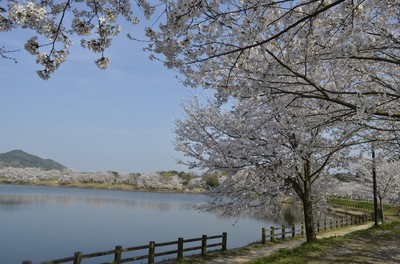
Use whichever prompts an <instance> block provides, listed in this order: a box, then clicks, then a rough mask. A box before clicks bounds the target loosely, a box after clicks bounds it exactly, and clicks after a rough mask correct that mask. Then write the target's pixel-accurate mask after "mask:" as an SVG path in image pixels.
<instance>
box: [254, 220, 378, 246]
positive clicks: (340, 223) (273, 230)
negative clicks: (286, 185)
mask: <svg viewBox="0 0 400 264" xmlns="http://www.w3.org/2000/svg"><path fill="white" fill-rule="evenodd" d="M372 220H373V214H364V215H362V216H348V217H340V218H334V219H332V218H330V219H325V220H323V221H317V222H316V223H315V228H316V231H317V233H318V232H321V231H326V230H328V229H332V228H339V227H345V226H350V225H357V224H362V223H366V222H368V221H372ZM303 235H304V224H303V223H301V224H300V225H297V226H296V225H294V224H293V225H290V226H281V227H273V226H271V227H270V229H269V233H268V234H267V229H266V228H264V227H263V228H262V229H261V243H262V244H265V243H266V242H267V241H274V240H275V239H282V240H284V239H286V238H287V237H290V238H294V237H296V236H303Z"/></svg>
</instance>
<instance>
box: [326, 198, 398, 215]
mask: <svg viewBox="0 0 400 264" xmlns="http://www.w3.org/2000/svg"><path fill="white" fill-rule="evenodd" d="M328 203H330V204H334V205H335V204H336V205H343V206H356V207H360V208H364V209H366V210H370V211H373V210H374V203H373V202H372V201H364V200H350V199H343V198H336V197H332V198H329V200H328ZM399 210H400V205H389V204H384V205H383V213H384V214H385V215H397V213H398V212H399Z"/></svg>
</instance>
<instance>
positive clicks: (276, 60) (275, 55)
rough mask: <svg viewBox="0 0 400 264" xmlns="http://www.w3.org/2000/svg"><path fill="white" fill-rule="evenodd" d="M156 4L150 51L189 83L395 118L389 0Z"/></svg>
mask: <svg viewBox="0 0 400 264" xmlns="http://www.w3.org/2000/svg"><path fill="white" fill-rule="evenodd" d="M165 2H166V11H165V12H166V14H167V20H166V22H165V23H161V25H160V27H159V29H155V28H149V29H148V30H147V35H148V36H149V37H150V39H151V40H153V43H152V44H150V45H149V50H151V51H153V52H156V53H161V54H163V55H164V56H165V64H166V66H167V67H171V68H176V69H178V70H179V71H180V72H181V73H182V74H183V75H184V76H185V77H186V79H185V84H187V85H189V86H201V87H210V88H215V89H217V91H218V95H219V96H220V97H221V98H226V97H227V96H230V95H235V96H269V95H271V94H280V95H283V94H291V95H294V96H295V98H294V100H309V99H316V100H321V101H324V102H325V103H326V104H327V105H328V104H336V105H339V106H341V109H340V110H337V111H338V112H337V117H338V118H357V119H359V120H362V122H365V123H368V121H369V120H370V117H371V116H377V117H379V118H382V117H384V118H385V119H395V120H398V118H399V117H400V114H399V113H400V111H399V110H400V109H399V104H398V99H399V95H400V94H399V83H398V80H399V75H398V73H399V64H400V60H399V58H400V55H399V43H400V42H399V40H400V38H399V31H398V24H399V16H398V12H399V9H400V3H399V2H398V1H393V0H384V1H373V0H351V1H350V0H329V1H328V0H316V1H294V0H284V1H229V0H227V1H197V0H192V1H165Z"/></svg>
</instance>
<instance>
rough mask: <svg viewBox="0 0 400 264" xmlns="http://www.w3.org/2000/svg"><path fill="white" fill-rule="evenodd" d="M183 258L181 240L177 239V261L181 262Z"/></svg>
mask: <svg viewBox="0 0 400 264" xmlns="http://www.w3.org/2000/svg"><path fill="white" fill-rule="evenodd" d="M182 258H183V238H182V237H180V238H178V256H177V259H178V261H182Z"/></svg>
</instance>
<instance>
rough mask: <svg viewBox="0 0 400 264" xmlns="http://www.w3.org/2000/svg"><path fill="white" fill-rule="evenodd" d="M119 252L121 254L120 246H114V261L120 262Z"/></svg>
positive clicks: (117, 263)
mask: <svg viewBox="0 0 400 264" xmlns="http://www.w3.org/2000/svg"><path fill="white" fill-rule="evenodd" d="M121 254H122V247H121V246H115V253H114V263H115V264H121Z"/></svg>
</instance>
